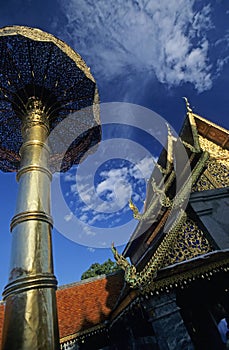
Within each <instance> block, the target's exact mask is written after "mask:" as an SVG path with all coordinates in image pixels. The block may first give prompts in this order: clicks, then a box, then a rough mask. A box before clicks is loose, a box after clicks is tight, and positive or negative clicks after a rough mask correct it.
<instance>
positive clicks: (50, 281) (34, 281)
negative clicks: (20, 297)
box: [2, 274, 57, 300]
mask: <svg viewBox="0 0 229 350" xmlns="http://www.w3.org/2000/svg"><path fill="white" fill-rule="evenodd" d="M34 288H55V289H57V280H56V278H55V276H53V275H52V274H50V275H48V274H41V275H35V276H28V277H24V278H21V279H17V281H16V282H15V281H13V282H11V283H8V284H7V285H6V287H5V289H4V292H3V294H2V295H3V300H5V299H6V298H8V297H9V296H10V295H14V294H16V293H22V292H25V291H27V290H31V289H34Z"/></svg>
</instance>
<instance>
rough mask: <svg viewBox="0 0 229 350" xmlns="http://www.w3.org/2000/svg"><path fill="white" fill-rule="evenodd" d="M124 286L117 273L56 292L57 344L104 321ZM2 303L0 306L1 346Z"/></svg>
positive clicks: (121, 275) (0, 328)
mask: <svg viewBox="0 0 229 350" xmlns="http://www.w3.org/2000/svg"><path fill="white" fill-rule="evenodd" d="M122 287H123V274H122V273H120V271H117V272H116V273H113V274H110V275H107V276H106V275H102V276H98V277H95V278H89V279H87V280H83V281H81V282H76V283H72V284H67V285H64V286H61V287H59V288H58V290H57V310H58V322H59V331H60V341H61V342H65V341H67V340H68V339H72V338H74V337H76V336H78V335H80V334H82V333H87V332H90V330H91V329H94V328H95V327H96V326H100V325H101V324H103V322H105V321H106V320H107V319H108V317H109V315H110V313H111V311H112V309H113V308H114V306H115V304H116V302H117V300H118V297H119V295H120V292H121V289H122ZM3 318H4V303H3V302H2V303H0V343H1V338H2V327H3Z"/></svg>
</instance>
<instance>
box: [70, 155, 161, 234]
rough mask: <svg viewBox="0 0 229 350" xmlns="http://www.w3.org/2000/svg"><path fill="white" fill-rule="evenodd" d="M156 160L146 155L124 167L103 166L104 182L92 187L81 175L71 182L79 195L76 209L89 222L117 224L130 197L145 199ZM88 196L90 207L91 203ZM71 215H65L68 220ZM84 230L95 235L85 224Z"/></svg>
mask: <svg viewBox="0 0 229 350" xmlns="http://www.w3.org/2000/svg"><path fill="white" fill-rule="evenodd" d="M155 161H156V159H153V158H152V157H149V156H146V157H145V158H142V159H141V160H139V161H138V163H136V164H134V165H131V166H129V167H128V166H127V165H126V164H125V163H123V164H122V165H121V166H122V167H121V168H110V169H107V170H106V169H105V170H104V169H103V170H102V171H101V172H100V176H101V181H100V182H98V183H97V184H96V185H95V187H93V188H92V186H90V185H89V184H88V182H87V181H86V182H85V181H84V179H83V178H82V177H80V176H79V177H78V178H77V180H78V182H77V184H74V185H69V186H70V189H71V193H72V195H73V196H74V198H76V201H75V205H74V207H75V209H74V210H73V209H72V210H73V212H75V213H76V215H77V217H78V219H79V220H80V221H82V222H84V223H86V224H87V225H94V224H96V223H98V222H102V221H103V222H105V221H107V222H108V221H109V222H110V224H111V225H115V224H117V223H118V222H120V221H121V219H120V217H121V215H124V214H125V213H126V212H127V211H128V210H129V207H128V206H127V204H128V201H129V200H130V199H131V198H132V199H133V200H134V202H135V203H136V202H138V201H143V199H144V196H145V192H144V187H143V185H144V183H145V182H146V180H147V179H148V178H149V177H150V175H151V173H152V170H153V167H154V162H155ZM95 194H96V196H97V197H96V196H95ZM101 198H102V199H101ZM89 199H90V200H91V203H92V206H91V207H90V206H88V200H89ZM98 199H99V200H98ZM85 200H86V202H85ZM93 201H95V203H94V202H93ZM72 216H73V214H72V213H71V214H69V215H66V217H65V220H66V221H69V220H71V219H72ZM84 233H86V234H87V235H93V230H91V229H90V227H87V226H86V228H84Z"/></svg>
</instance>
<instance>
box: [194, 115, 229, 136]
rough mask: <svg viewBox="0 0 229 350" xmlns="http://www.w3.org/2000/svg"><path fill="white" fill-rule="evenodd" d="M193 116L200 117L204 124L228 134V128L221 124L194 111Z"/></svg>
mask: <svg viewBox="0 0 229 350" xmlns="http://www.w3.org/2000/svg"><path fill="white" fill-rule="evenodd" d="M193 116H194V118H197V119H200V120H201V121H203V122H205V123H206V124H208V125H210V126H213V127H214V128H216V129H218V130H221V131H223V132H225V133H226V134H228V135H229V130H227V129H225V128H223V127H222V126H219V125H217V124H215V123H213V122H210V121H209V120H208V119H205V118H204V117H201V116H200V115H198V114H196V113H193Z"/></svg>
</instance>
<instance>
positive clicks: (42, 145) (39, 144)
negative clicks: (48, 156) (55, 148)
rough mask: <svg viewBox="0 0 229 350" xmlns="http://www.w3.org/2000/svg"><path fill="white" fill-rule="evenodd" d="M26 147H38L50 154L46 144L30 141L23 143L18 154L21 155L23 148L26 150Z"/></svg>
mask: <svg viewBox="0 0 229 350" xmlns="http://www.w3.org/2000/svg"><path fill="white" fill-rule="evenodd" d="M27 146H40V147H42V148H43V149H45V150H46V151H47V152H50V148H49V146H48V145H47V143H45V142H42V141H39V140H30V141H27V142H24V143H23V144H22V146H21V148H20V151H19V154H20V155H21V153H22V152H23V150H24V148H26V147H27Z"/></svg>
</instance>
